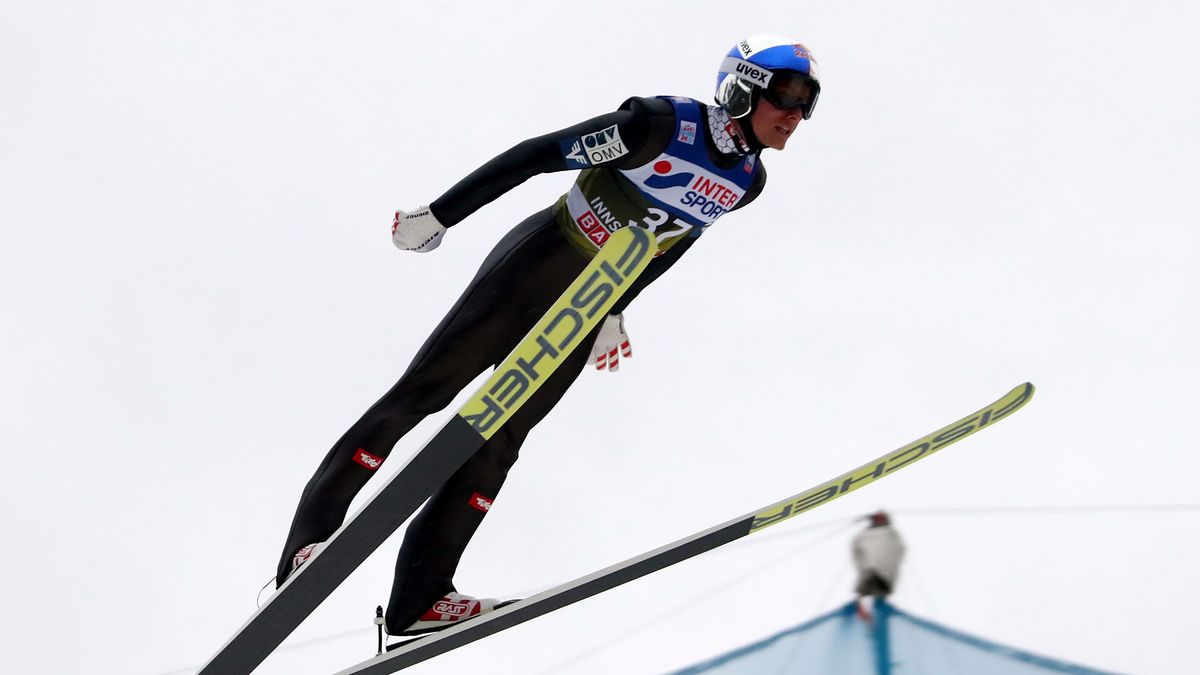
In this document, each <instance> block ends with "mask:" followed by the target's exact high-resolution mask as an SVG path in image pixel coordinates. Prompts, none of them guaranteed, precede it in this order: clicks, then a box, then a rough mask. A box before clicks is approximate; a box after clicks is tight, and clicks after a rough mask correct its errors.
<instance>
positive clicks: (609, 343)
mask: <svg viewBox="0 0 1200 675" xmlns="http://www.w3.org/2000/svg"><path fill="white" fill-rule="evenodd" d="M618 353H619V354H620V355H621V356H622V357H624V358H627V359H628V358H631V357H632V356H633V348H632V347H630V345H629V335H627V334H626V333H625V317H624V316H623V315H621V314H610V315H609V316H606V317H604V323H603V324H601V326H600V334H599V335H597V336H596V344H595V345H594V346H593V347H592V362H593V363H595V364H596V370H604V369H605V368H606V367H607V368H608V370H609V372H612V373H615V372H617V370H618V369H619V368H620V367H621V364H620V362H619V361H618V359H617V354H618Z"/></svg>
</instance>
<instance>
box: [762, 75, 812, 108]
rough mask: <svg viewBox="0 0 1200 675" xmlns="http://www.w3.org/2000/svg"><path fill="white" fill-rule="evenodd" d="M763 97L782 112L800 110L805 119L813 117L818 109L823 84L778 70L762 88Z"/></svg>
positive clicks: (804, 76)
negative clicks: (816, 108)
mask: <svg viewBox="0 0 1200 675" xmlns="http://www.w3.org/2000/svg"><path fill="white" fill-rule="evenodd" d="M759 90H760V91H761V92H762V97H763V98H764V99H766V100H767V102H768V103H770V104H771V105H773V106H775V107H776V108H779V109H780V110H800V111H802V112H803V114H804V119H808V118H810V117H812V113H813V108H815V107H817V96H819V95H820V94H821V83H820V82H817V81H816V80H814V79H813V78H811V77H809V76H808V75H805V74H804V73H799V72H796V71H794V70H777V71H774V72H773V73H771V80H770V82H768V83H767V86H766V87H760V88H759Z"/></svg>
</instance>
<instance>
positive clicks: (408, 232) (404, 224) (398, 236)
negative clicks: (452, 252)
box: [392, 206, 446, 253]
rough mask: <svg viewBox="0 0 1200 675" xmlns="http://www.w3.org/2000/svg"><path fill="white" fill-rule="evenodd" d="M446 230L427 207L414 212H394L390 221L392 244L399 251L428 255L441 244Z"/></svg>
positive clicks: (421, 207)
mask: <svg viewBox="0 0 1200 675" xmlns="http://www.w3.org/2000/svg"><path fill="white" fill-rule="evenodd" d="M445 234H446V228H445V226H443V225H442V224H441V223H439V222H438V219H437V217H436V216H434V215H433V211H430V210H429V207H428V206H419V207H417V210H415V211H408V212H406V211H396V217H395V218H394V219H393V220H392V243H393V244H395V245H396V248H398V249H400V250H401V251H416V252H417V253H428V252H430V251H432V250H433V249H435V248H437V247H438V245H439V244H441V243H442V236H443V235H445Z"/></svg>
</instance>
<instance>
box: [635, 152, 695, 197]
mask: <svg viewBox="0 0 1200 675" xmlns="http://www.w3.org/2000/svg"><path fill="white" fill-rule="evenodd" d="M671 168H672V167H671V163H670V162H668V161H667V160H665V159H664V160H662V161H661V162H658V163H656V164H655V165H654V174H655V175H653V176H650V177H648V178H646V180H645V181H643V182H644V183H645V184H646V187H649V188H653V189H655V190H664V189H666V188H673V187H687V185H688V183H691V182H692V179H693V178H695V177H696V174H694V173H690V172H688V171H681V172H680V173H671Z"/></svg>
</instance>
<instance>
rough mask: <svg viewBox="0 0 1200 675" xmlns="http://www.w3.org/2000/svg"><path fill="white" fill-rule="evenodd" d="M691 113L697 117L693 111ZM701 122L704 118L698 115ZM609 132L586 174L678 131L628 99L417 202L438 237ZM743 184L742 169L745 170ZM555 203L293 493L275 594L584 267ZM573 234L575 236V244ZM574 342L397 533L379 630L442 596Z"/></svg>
mask: <svg viewBox="0 0 1200 675" xmlns="http://www.w3.org/2000/svg"><path fill="white" fill-rule="evenodd" d="M702 109H703V107H702ZM705 119H708V114H707V112H706V113H705ZM614 125H615V126H616V127H617V129H618V131H619V137H620V140H621V141H622V142H623V143H624V148H623V150H624V152H622V153H620V154H619V155H618V156H615V157H613V158H612V159H611V160H609V161H603V162H595V163H593V168H597V169H610V170H614V171H605V172H604V173H615V170H620V169H632V168H635V167H639V166H642V165H645V164H646V163H647V162H649V161H652V160H654V158H655V157H657V156H658V155H659V153H660V152H661V151H662V150H663V149H664V148H665V147H667V146H668V144H669V143H670V142H671V141H672V139H673V138H674V137H675V136H676V134H677V126H676V113H675V109H674V107H673V106H672V104H671V102H669V101H668V100H665V99H646V98H632V99H629V100H628V101H626V102H625V103H624V104H622V105H621V107H620V108H619V109H618V110H617V111H615V112H612V113H608V114H605V115H601V116H599V117H596V118H593V119H591V120H588V121H586V122H583V123H581V124H578V125H575V126H573V127H570V128H567V129H563V130H562V131H558V132H555V133H552V134H547V135H545V136H540V137H537V138H533V139H530V140H527V141H524V142H522V143H520V144H518V145H516V146H515V147H513V148H512V149H510V150H508V151H507V152H504V153H503V154H501V155H499V156H498V157H496V158H494V159H492V160H491V161H489V162H487V163H486V164H484V165H483V166H482V167H480V168H479V169H477V170H476V171H474V172H472V173H471V174H470V175H469V176H467V177H466V178H464V179H463V180H462V181H460V182H459V183H458V184H456V185H455V186H454V187H452V188H451V189H450V190H449V191H447V192H446V193H445V194H444V195H442V196H441V197H439V198H438V199H437V200H435V201H434V202H433V203H432V204H430V208H431V210H432V211H433V213H434V215H435V216H436V217H437V218H438V220H439V221H440V222H441V223H442V224H443V225H445V226H446V227H451V226H453V225H455V224H457V223H458V222H460V221H462V220H463V219H465V218H466V217H467V216H469V215H470V214H471V213H473V212H474V211H476V210H477V209H479V208H480V207H482V206H483V205H484V204H487V203H488V202H491V201H492V200H494V199H496V198H497V197H499V196H500V195H502V194H504V193H505V192H507V191H508V190H510V189H512V188H513V187H515V186H517V185H519V184H521V183H522V182H524V181H525V180H527V179H528V178H530V177H532V176H535V175H537V174H541V173H548V172H555V171H565V170H569V169H573V168H580V167H579V166H578V164H579V160H575V165H574V166H573V165H572V164H571V161H570V160H569V159H567V158H566V148H568V147H569V145H570V144H571V142H572V140H574V141H579V140H581V139H584V138H585V137H587V136H588V135H591V134H596V133H598V132H601V131H604V130H610V131H611V128H612V127H613V126H614ZM699 135H700V136H702V137H703V139H704V143H705V146H706V147H707V152H708V156H709V157H710V158H711V161H712V162H713V163H714V164H717V165H726V166H731V165H733V164H735V163H737V162H740V161H744V160H745V157H746V156H745V155H742V156H738V155H732V154H722V153H721V152H720V151H719V150H718V149H717V146H716V145H715V144H714V142H713V140H712V138H711V136H710V134H709V133H703V132H701V133H700V134H699ZM747 166H750V167H752V168H753V181H754V182H753V183H752V184H751V185H750V187H749V188H748V189H747V190H746V192H745V194H744V195H743V196H742V198H741V199H740V201H739V202H738V203H737V205H736V206H735V207H734V208H738V207H740V206H744V205H745V204H747V203H749V202H750V201H752V200H753V199H754V198H755V197H757V195H758V194H759V192H760V191H761V189H762V186H763V184H764V182H765V180H766V173H765V170H764V169H763V168H762V164H761V162H758V163H757V164H753V163H747ZM748 173H749V171H748ZM573 226H574V223H572V222H571V221H570V215H569V214H566V215H565V218H564V210H563V207H562V202H561V201H560V203H559V204H558V205H556V206H554V207H550V208H547V209H544V210H542V211H539V212H537V213H535V214H533V215H531V216H530V217H528V218H526V219H525V220H524V221H522V222H521V223H520V224H518V225H517V226H516V227H515V228H513V229H512V231H510V232H509V233H508V234H507V235H506V236H505V237H504V238H503V239H502V240H501V241H500V242H499V243H498V244H497V245H496V247H495V248H494V249H493V250H492V252H491V253H490V254H489V255H488V257H487V259H486V260H484V262H483V265H482V266H481V267H480V269H479V272H478V273H477V274H476V275H475V278H474V279H473V280H472V281H471V283H470V284H469V285H468V286H467V289H466V290H465V291H464V292H463V294H462V296H461V297H460V298H459V300H458V301H457V303H456V304H455V305H454V306H453V307H452V308H451V309H450V312H449V313H448V314H447V315H446V317H445V318H444V319H443V320H442V322H441V324H440V325H439V326H438V327H437V328H436V329H435V330H434V331H433V334H432V335H430V337H429V339H428V340H427V341H426V342H425V344H424V346H423V347H422V348H421V350H420V351H419V352H418V353H417V355H416V357H415V358H414V359H413V361H412V363H411V365H410V366H409V367H408V370H407V371H406V372H405V373H404V375H403V376H402V377H401V378H400V380H399V381H398V382H397V383H396V385H395V386H393V387H392V389H391V390H390V391H388V392H387V393H386V394H384V396H383V398H381V399H379V401H377V402H376V403H375V405H373V406H371V408H370V409H369V410H367V412H366V413H365V414H364V415H363V416H362V418H361V419H359V420H358V421H357V422H356V423H355V424H354V425H353V426H352V427H350V429H349V430H348V431H346V433H345V434H344V435H343V436H342V437H341V439H339V440H338V442H337V443H335V444H334V446H333V448H332V449H331V450H330V451H329V453H328V454H327V455H326V456H325V459H324V461H322V462H321V464H320V466H319V467H318V468H317V471H316V473H315V474H314V475H313V477H312V479H311V480H309V482H308V484H307V485H306V486H305V488H304V492H303V494H302V495H301V497H300V504H299V506H298V507H297V509H296V515H295V518H294V520H293V522H292V527H291V531H290V532H289V533H288V536H287V541H286V543H285V544H284V548H283V554H282V557H281V558H280V561H279V568H278V576H277V579H278V583H279V584H282V583H283V580H284V579H285V578H286V576H287V575H288V574H289V573H290V572H291V566H292V557H293V556H294V554H295V553H296V552H297V551H298V550H299V549H300V548H302V547H303V546H305V545H308V544H311V543H315V542H320V541H324V540H326V539H328V538H329V537H330V536H331V535H332V534H333V533H334V532H335V531H336V530H337V529H338V528H339V527H340V526H341V524H342V522H343V521H344V519H345V517H346V512H347V510H348V509H349V507H350V502H351V500H352V499H353V498H354V496H355V495H356V494H357V493H358V491H359V490H360V489H362V487H363V486H364V485H365V484H366V482H367V481H368V479H370V477H371V476H372V475H373V474H374V472H375V470H376V469H377V468H378V467H379V465H380V464H381V463H382V460H383V459H384V458H386V457H387V456H388V454H389V453H390V452H391V450H392V447H393V446H394V445H395V444H396V442H397V441H398V440H399V439H400V438H401V437H402V436H404V434H406V433H407V432H408V431H409V430H410V429H412V428H413V427H414V426H416V425H417V423H418V422H420V421H421V420H422V419H423V418H424V417H425V416H427V415H429V414H431V413H435V412H437V411H439V410H442V409H443V408H445V407H446V406H447V405H448V404H449V403H450V402H451V401H452V400H453V398H454V397H455V396H456V395H457V394H458V393H459V392H460V391H461V390H462V389H463V388H464V387H465V386H466V385H467V384H469V383H470V382H471V381H472V380H473V379H474V378H475V377H476V376H478V375H479V374H480V373H482V372H483V371H485V370H486V369H488V368H489V367H493V366H495V365H496V364H497V363H499V362H500V361H502V360H503V359H504V357H505V356H507V355H508V353H509V352H510V351H511V350H512V348H513V347H514V346H515V345H516V343H517V342H518V341H519V340H520V339H521V338H522V337H523V336H524V335H525V333H526V332H528V330H529V329H530V328H531V327H532V325H533V323H534V322H535V321H537V319H538V318H540V317H541V315H542V314H543V313H544V312H545V311H546V310H547V309H548V308H549V306H550V305H551V304H552V303H553V302H554V300H555V299H557V298H558V296H559V295H560V294H561V293H562V291H563V290H564V289H565V288H566V287H567V286H568V285H569V284H570V283H571V281H573V280H574V278H575V277H576V275H578V273H579V272H580V271H581V270H582V269H583V267H584V266H585V265H586V264H587V261H588V259H589V257H590V254H589V252H588V251H587V250H585V249H584V248H581V247H580V245H579V242H578V241H573V240H572V238H571V237H570V236H568V234H569V232H568V231H567V230H566V229H565V228H567V227H573ZM696 234H699V230H697V231H696V232H695V233H694V234H693V236H689V237H681V238H680V239H679V240H678V241H677V242H675V243H674V244H673V245H671V246H670V247H669V248H667V250H666V251H665V252H664V253H662V254H661V255H659V256H658V257H657V258H655V259H654V260H652V261H651V263H650V265H649V267H648V268H647V269H646V271H645V272H644V273H643V274H642V276H641V277H640V278H639V279H638V280H637V281H636V283H635V284H634V285H633V286H632V287H631V288H630V289H629V290H628V291H627V293H626V295H625V296H624V297H623V298H622V299H621V300H620V302H619V303H618V305H617V306H616V307H614V308H613V310H612V311H611V313H612V314H617V313H619V312H620V311H622V309H624V307H625V306H627V305H628V304H629V302H630V301H631V300H632V299H633V298H634V297H635V296H636V295H637V294H638V292H640V290H641V289H642V288H644V287H645V286H646V285H647V284H649V283H651V282H652V281H653V280H654V279H655V278H657V277H658V276H659V275H661V274H662V273H663V272H665V271H666V270H667V268H669V267H670V266H671V265H672V264H674V263H675V261H676V260H678V259H679V258H680V257H681V256H682V255H683V254H684V253H685V252H686V251H687V249H688V248H689V247H690V246H691V245H692V244H693V243H694V242H695V240H696V237H695V235H696ZM578 237H579V235H578V234H576V235H575V239H578ZM598 330H599V329H598V328H597V329H596V331H593V334H592V335H591V336H589V337H588V338H587V339H585V340H584V341H583V342H582V343H581V345H580V346H579V348H577V349H576V350H575V351H574V352H573V353H572V354H571V355H570V356H569V358H568V359H567V360H566V361H564V362H563V363H562V365H561V366H560V367H559V368H558V370H557V371H556V372H555V373H554V374H553V375H552V376H551V377H550V378H549V379H548V380H547V381H546V382H545V383H544V384H543V385H542V387H541V388H540V389H538V391H537V392H536V393H535V394H534V395H533V396H532V398H531V399H530V400H529V401H528V402H526V403H525V405H524V406H522V407H521V408H520V409H519V410H518V412H516V414H514V415H513V417H512V418H511V419H510V420H509V421H508V422H507V423H506V424H505V425H504V426H503V427H502V428H501V429H500V430H499V432H497V433H496V434H495V435H494V436H493V437H492V438H491V439H490V440H488V441H487V443H485V444H484V445H483V447H482V448H481V449H480V450H479V451H478V452H477V453H475V455H474V456H473V457H472V458H471V459H470V460H468V461H467V463H466V464H465V465H463V467H462V468H460V469H459V470H458V471H457V472H456V473H455V474H454V475H453V477H451V478H450V480H448V481H447V482H446V483H445V484H444V485H443V486H442V487H441V489H440V490H439V491H438V492H437V493H436V494H434V496H433V497H432V498H431V499H430V500H429V502H428V503H427V504H426V505H425V506H424V508H423V509H422V510H421V512H420V513H419V514H418V515H417V516H416V518H415V519H414V520H413V521H412V523H411V524H410V525H409V526H408V529H407V531H406V533H405V536H404V543H403V545H402V546H401V548H400V554H399V559H398V560H397V563H396V578H395V583H394V586H393V588H392V595H391V601H390V603H389V605H388V611H387V617H386V621H387V627H388V630H389V632H391V633H393V634H394V633H398V632H400V631H401V630H403V629H405V628H407V627H408V626H409V625H411V624H412V623H413V622H414V621H416V620H417V619H418V618H419V617H420V616H421V614H423V613H424V612H425V611H426V610H427V609H429V608H430V607H431V606H432V605H433V603H434V602H435V601H437V600H438V599H440V598H441V597H442V596H443V595H444V594H446V593H447V592H449V591H452V590H454V585H453V577H454V573H455V570H456V569H457V567H458V562H459V559H460V557H461V556H462V553H463V551H464V550H465V548H466V546H467V543H468V542H469V541H470V539H471V536H472V535H473V534H474V533H475V530H476V528H478V526H479V524H480V522H481V521H482V520H483V517H484V515H485V513H486V509H487V508H488V507H489V506H490V504H491V500H493V499H495V497H496V495H497V493H498V492H499V491H500V487H501V485H503V483H504V479H505V477H506V476H507V474H508V470H509V468H510V467H511V466H512V465H513V463H514V462H516V460H517V452H518V450H519V448H520V447H521V443H522V442H523V441H524V440H525V437H526V435H527V434H528V433H529V430H530V429H532V428H533V426H534V425H536V424H537V423H538V422H539V421H541V419H542V418H543V417H544V416H545V415H546V413H548V412H550V409H551V408H553V407H554V405H555V404H556V403H557V402H558V400H559V399H560V398H561V397H562V395H563V393H565V392H566V390H567V388H568V387H570V386H571V383H572V382H574V381H575V378H576V377H577V376H578V375H579V373H580V372H581V371H582V370H583V369H584V367H585V365H586V363H587V361H588V360H589V357H590V354H591V347H592V344H593V342H594V341H595V333H596V332H598Z"/></svg>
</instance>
